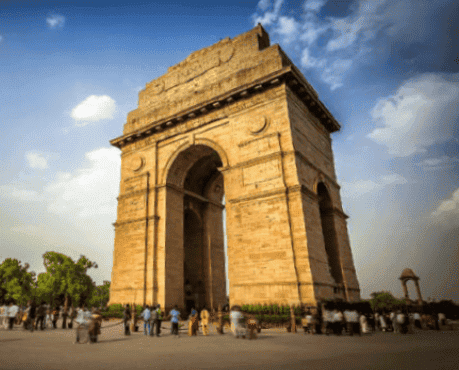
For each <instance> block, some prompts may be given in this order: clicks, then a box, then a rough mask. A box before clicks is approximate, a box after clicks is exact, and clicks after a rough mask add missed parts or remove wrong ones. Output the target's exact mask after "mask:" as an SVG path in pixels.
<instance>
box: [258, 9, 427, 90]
mask: <svg viewBox="0 0 459 370" xmlns="http://www.w3.org/2000/svg"><path fill="white" fill-rule="evenodd" d="M326 4H327V0H306V1H305V2H304V4H303V10H304V12H297V13H292V12H291V11H289V8H290V6H289V4H285V6H284V2H283V1H282V0H277V1H275V2H274V5H273V4H272V2H270V1H266V0H261V1H260V2H259V5H258V10H259V11H258V12H257V13H255V14H254V15H253V17H252V19H253V21H254V23H255V24H256V23H258V22H260V23H262V24H263V25H264V26H265V27H268V28H271V31H273V32H274V33H277V34H278V35H279V36H280V37H281V40H282V42H284V43H285V44H287V46H288V45H289V44H293V47H294V49H295V52H298V51H300V52H301V53H302V52H303V50H304V49H309V50H308V53H309V60H317V61H319V60H320V61H322V62H323V63H316V64H314V63H312V64H311V63H308V64H306V65H307V67H309V68H314V69H317V70H318V75H319V76H320V77H321V79H322V80H323V81H324V82H325V83H327V84H329V85H330V88H331V90H335V89H337V88H339V87H341V86H343V82H342V81H343V79H344V77H345V75H347V74H348V73H349V72H350V71H351V68H350V66H351V65H352V64H353V65H355V64H362V63H368V62H369V61H370V60H372V59H373V58H374V57H373V56H374V55H377V54H375V53H373V54H371V52H372V51H373V50H374V48H375V47H379V44H380V43H381V42H382V39H383V38H384V37H385V38H390V40H388V42H391V41H393V40H394V39H398V40H402V41H403V42H404V43H408V44H409V43H410V42H415V41H416V42H422V41H425V39H426V37H428V35H429V32H430V31H429V30H430V28H429V27H425V24H427V23H428V22H429V17H430V16H431V14H432V12H433V11H434V8H435V5H434V4H433V3H432V2H429V1H427V0H356V1H355V4H353V5H352V7H351V8H350V11H351V12H350V14H348V15H346V16H345V17H318V12H320V10H321V9H322V8H323V7H324V6H325V5H326ZM412 9H418V11H417V12H413V11H412ZM285 13H287V14H288V16H287V15H285ZM323 44H325V47H324V46H322V45H323ZM363 56H366V57H365V58H363ZM342 60H346V61H349V62H346V63H347V64H346V63H344V62H342ZM354 69H355V68H354Z"/></svg>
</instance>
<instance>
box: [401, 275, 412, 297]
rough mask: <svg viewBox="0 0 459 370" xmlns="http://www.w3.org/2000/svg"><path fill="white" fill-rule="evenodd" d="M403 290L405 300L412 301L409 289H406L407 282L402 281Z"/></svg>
mask: <svg viewBox="0 0 459 370" xmlns="http://www.w3.org/2000/svg"><path fill="white" fill-rule="evenodd" d="M402 288H403V294H404V295H405V298H406V299H410V296H409V295H408V288H407V287H406V280H402Z"/></svg>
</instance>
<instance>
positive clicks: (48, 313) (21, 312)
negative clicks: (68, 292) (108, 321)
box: [0, 301, 102, 343]
mask: <svg viewBox="0 0 459 370" xmlns="http://www.w3.org/2000/svg"><path fill="white" fill-rule="evenodd" d="M59 319H61V320H62V329H67V328H68V329H72V328H73V325H74V322H75V323H76V329H77V330H76V341H75V343H78V342H79V341H80V332H81V330H80V329H82V328H83V329H84V330H85V331H86V330H87V331H88V334H89V337H90V339H91V342H96V341H97V336H98V335H99V334H100V327H101V322H102V315H101V313H100V311H99V310H97V309H96V308H93V309H92V310H88V309H87V308H86V307H85V306H84V305H81V306H80V307H77V308H74V307H73V306H71V307H70V308H69V309H66V308H64V306H56V307H55V308H54V309H53V308H51V306H50V305H48V304H46V303H45V302H42V303H41V304H39V305H36V304H35V303H34V302H33V301H29V302H28V304H27V306H26V307H20V306H18V305H16V304H15V303H14V301H10V302H9V304H8V305H6V304H2V305H1V306H0V327H3V328H4V329H9V330H12V329H13V328H14V325H15V324H16V325H23V327H24V329H25V330H29V331H31V332H33V331H34V330H38V329H39V328H40V330H45V328H46V327H51V328H54V329H56V328H57V321H58V320H59Z"/></svg>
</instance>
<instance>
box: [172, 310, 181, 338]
mask: <svg viewBox="0 0 459 370" xmlns="http://www.w3.org/2000/svg"><path fill="white" fill-rule="evenodd" d="M169 316H170V317H171V325H172V334H173V335H174V334H175V335H176V337H177V338H178V336H179V327H178V326H179V319H180V312H179V310H178V307H177V305H175V306H174V308H173V309H172V310H171V312H169Z"/></svg>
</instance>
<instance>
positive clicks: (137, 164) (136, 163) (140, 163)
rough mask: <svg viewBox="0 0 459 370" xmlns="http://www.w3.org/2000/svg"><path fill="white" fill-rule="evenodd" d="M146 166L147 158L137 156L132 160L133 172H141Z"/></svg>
mask: <svg viewBox="0 0 459 370" xmlns="http://www.w3.org/2000/svg"><path fill="white" fill-rule="evenodd" d="M144 166H145V158H143V157H140V156H136V157H134V158H133V159H132V160H131V169H132V170H133V171H140V170H141V169H142V168H143V167H144Z"/></svg>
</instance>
